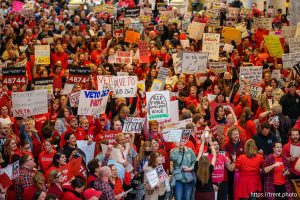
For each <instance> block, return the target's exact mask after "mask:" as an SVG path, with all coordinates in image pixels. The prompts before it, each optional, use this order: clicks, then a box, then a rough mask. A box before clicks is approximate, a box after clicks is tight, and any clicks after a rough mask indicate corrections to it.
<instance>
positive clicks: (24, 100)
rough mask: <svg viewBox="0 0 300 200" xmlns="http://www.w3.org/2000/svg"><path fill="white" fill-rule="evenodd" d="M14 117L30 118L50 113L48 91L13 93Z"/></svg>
mask: <svg viewBox="0 0 300 200" xmlns="http://www.w3.org/2000/svg"><path fill="white" fill-rule="evenodd" d="M12 111H13V116H14V117H28V116H34V115H38V114H44V113H47V112H48V91H47V90H35V91H28V92H13V93H12Z"/></svg>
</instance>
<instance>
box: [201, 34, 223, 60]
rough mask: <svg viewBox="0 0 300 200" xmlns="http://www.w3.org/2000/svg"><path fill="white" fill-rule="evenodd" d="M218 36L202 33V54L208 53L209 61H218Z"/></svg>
mask: <svg viewBox="0 0 300 200" xmlns="http://www.w3.org/2000/svg"><path fill="white" fill-rule="evenodd" d="M219 48H220V34H214V33H203V41H202V52H208V53H209V56H208V58H209V59H212V60H219Z"/></svg>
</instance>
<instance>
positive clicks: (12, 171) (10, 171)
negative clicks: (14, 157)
mask: <svg viewBox="0 0 300 200" xmlns="http://www.w3.org/2000/svg"><path fill="white" fill-rule="evenodd" d="M19 170H20V165H19V161H16V162H14V163H13V164H10V165H8V166H7V167H5V168H1V169H0V174H6V175H7V176H8V177H9V179H10V180H15V179H17V178H19Z"/></svg>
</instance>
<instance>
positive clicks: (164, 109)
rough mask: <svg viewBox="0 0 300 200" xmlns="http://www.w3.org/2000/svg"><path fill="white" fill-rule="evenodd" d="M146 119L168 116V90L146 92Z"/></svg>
mask: <svg viewBox="0 0 300 200" xmlns="http://www.w3.org/2000/svg"><path fill="white" fill-rule="evenodd" d="M146 100H147V107H148V115H147V116H148V120H154V119H166V118H170V92H169V91H155V92H147V93H146Z"/></svg>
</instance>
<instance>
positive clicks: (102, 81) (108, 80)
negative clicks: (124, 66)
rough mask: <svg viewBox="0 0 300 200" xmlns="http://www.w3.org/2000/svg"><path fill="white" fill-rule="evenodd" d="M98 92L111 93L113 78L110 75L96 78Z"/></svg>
mask: <svg viewBox="0 0 300 200" xmlns="http://www.w3.org/2000/svg"><path fill="white" fill-rule="evenodd" d="M97 83H98V90H100V91H103V90H109V91H113V88H114V84H113V78H112V76H110V75H100V76H97Z"/></svg>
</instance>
